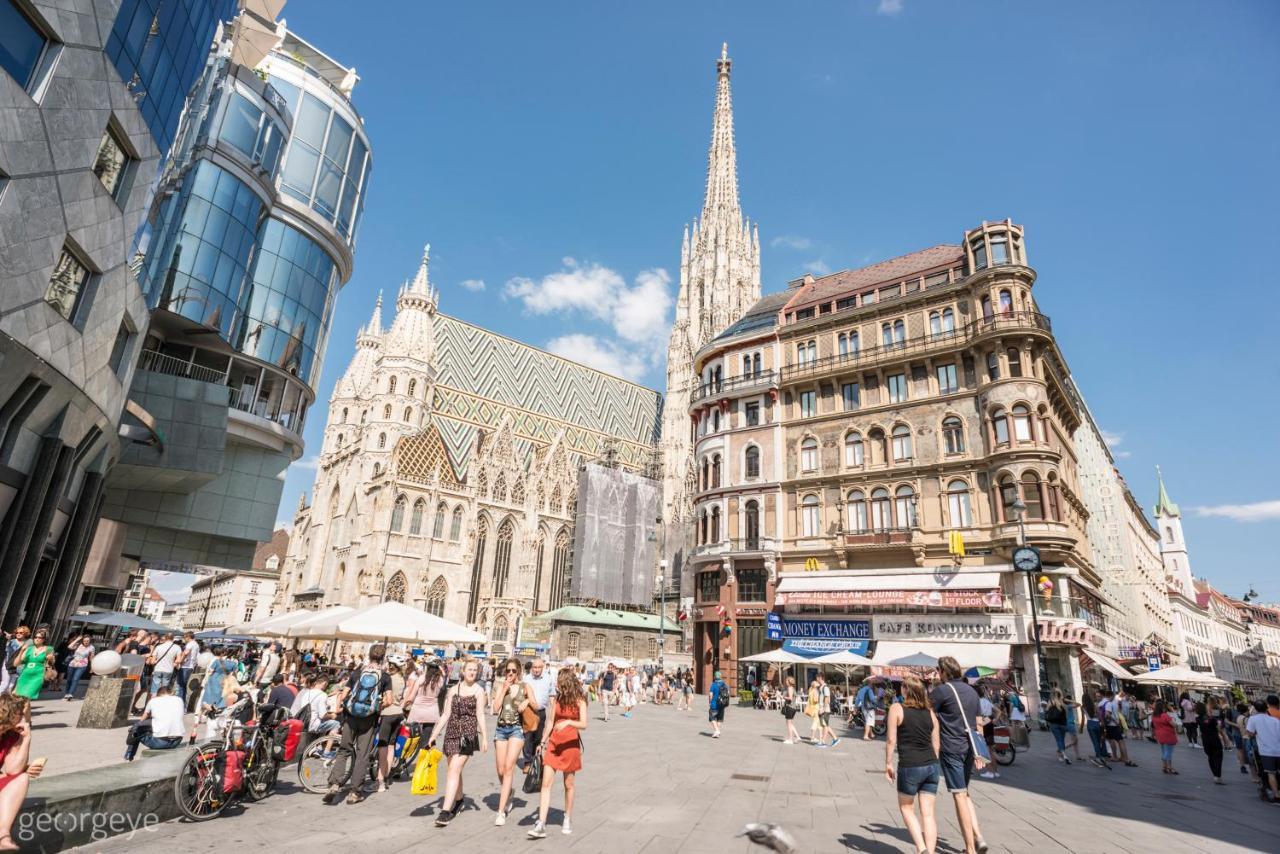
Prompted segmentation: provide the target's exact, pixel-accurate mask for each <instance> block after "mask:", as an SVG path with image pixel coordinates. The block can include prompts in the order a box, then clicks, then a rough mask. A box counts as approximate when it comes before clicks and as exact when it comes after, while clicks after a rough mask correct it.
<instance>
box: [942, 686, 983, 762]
mask: <svg viewBox="0 0 1280 854" xmlns="http://www.w3.org/2000/svg"><path fill="white" fill-rule="evenodd" d="M947 687H948V688H950V689H951V695H952V696H953V697H955V698H956V709H957V711H959V712H960V720H962V721H963V722H964V732H965V735H967V736H969V746H970V747H972V748H973V766H974V767H975V768H977V769H978V770H979V771H981V770H982V769H983V768H986V767H987V766H988V765H990V764H991V751H990V750H988V749H987V742H986V741H985V740H984V739H981V738H978V737H977V735H975V734H974V732H973V728H972V727H970V726H969V715H968V714H967V713H966V712H965V710H964V703H962V702H960V692H959V691H957V690H956V686H954V685H952V684H951V683H950V682H948V683H947Z"/></svg>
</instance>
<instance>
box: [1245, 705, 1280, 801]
mask: <svg viewBox="0 0 1280 854" xmlns="http://www.w3.org/2000/svg"><path fill="white" fill-rule="evenodd" d="M1253 708H1254V714H1252V715H1250V716H1249V720H1247V721H1245V725H1244V728H1245V732H1247V733H1248V734H1249V736H1250V738H1251V740H1252V742H1253V749H1254V751H1255V753H1256V754H1257V757H1258V764H1259V765H1260V766H1261V767H1262V773H1263V774H1265V775H1266V778H1267V785H1268V786H1270V787H1271V803H1273V804H1277V805H1280V785H1277V778H1280V697H1277V696H1276V695H1275V694H1268V695H1267V701H1266V703H1263V702H1262V701H1261V700H1259V701H1257V702H1255V703H1254V704H1253Z"/></svg>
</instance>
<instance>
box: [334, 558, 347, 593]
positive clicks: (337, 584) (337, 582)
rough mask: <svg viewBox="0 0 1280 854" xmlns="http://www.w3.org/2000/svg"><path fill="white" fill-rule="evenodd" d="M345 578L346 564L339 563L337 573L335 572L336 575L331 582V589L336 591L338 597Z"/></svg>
mask: <svg viewBox="0 0 1280 854" xmlns="http://www.w3.org/2000/svg"><path fill="white" fill-rule="evenodd" d="M346 580H347V565H346V563H345V562H344V563H339V564H338V574H337V577H336V578H335V579H334V584H333V589H334V590H336V591H338V595H339V598H341V595H342V584H343V582H345V581H346Z"/></svg>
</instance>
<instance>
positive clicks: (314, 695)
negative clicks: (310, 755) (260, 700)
mask: <svg viewBox="0 0 1280 854" xmlns="http://www.w3.org/2000/svg"><path fill="white" fill-rule="evenodd" d="M303 684H304V685H305V686H306V687H304V688H303V689H302V690H301V691H299V692H298V696H296V697H294V698H293V705H291V706H290V707H289V715H290V716H291V717H295V718H297V717H301V716H302V710H303V709H309V710H310V711H309V712H308V713H307V732H309V733H315V734H319V735H323V734H324V733H329V732H333V731H334V730H336V729H337V728H338V727H339V726H340V724H339V723H338V718H337V716H336V715H331V714H330V713H329V695H328V693H327V691H326V689H327V688H328V687H329V679H328V677H326V676H324V675H322V674H317V675H315V676H308V677H307V678H306V680H305V682H304V683H303Z"/></svg>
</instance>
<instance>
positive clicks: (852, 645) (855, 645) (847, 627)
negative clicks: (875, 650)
mask: <svg viewBox="0 0 1280 854" xmlns="http://www.w3.org/2000/svg"><path fill="white" fill-rule="evenodd" d="M780 622H781V624H782V648H783V649H785V650H786V651H787V652H794V653H796V654H797V655H808V656H816V655H826V654H827V653H831V652H840V651H841V650H846V649H848V650H852V651H853V652H856V653H858V654H859V655H866V652H867V646H868V642H869V641H870V639H871V623H870V622H869V621H867V620H792V619H788V618H786V617H783V618H782V619H781V621H780Z"/></svg>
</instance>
